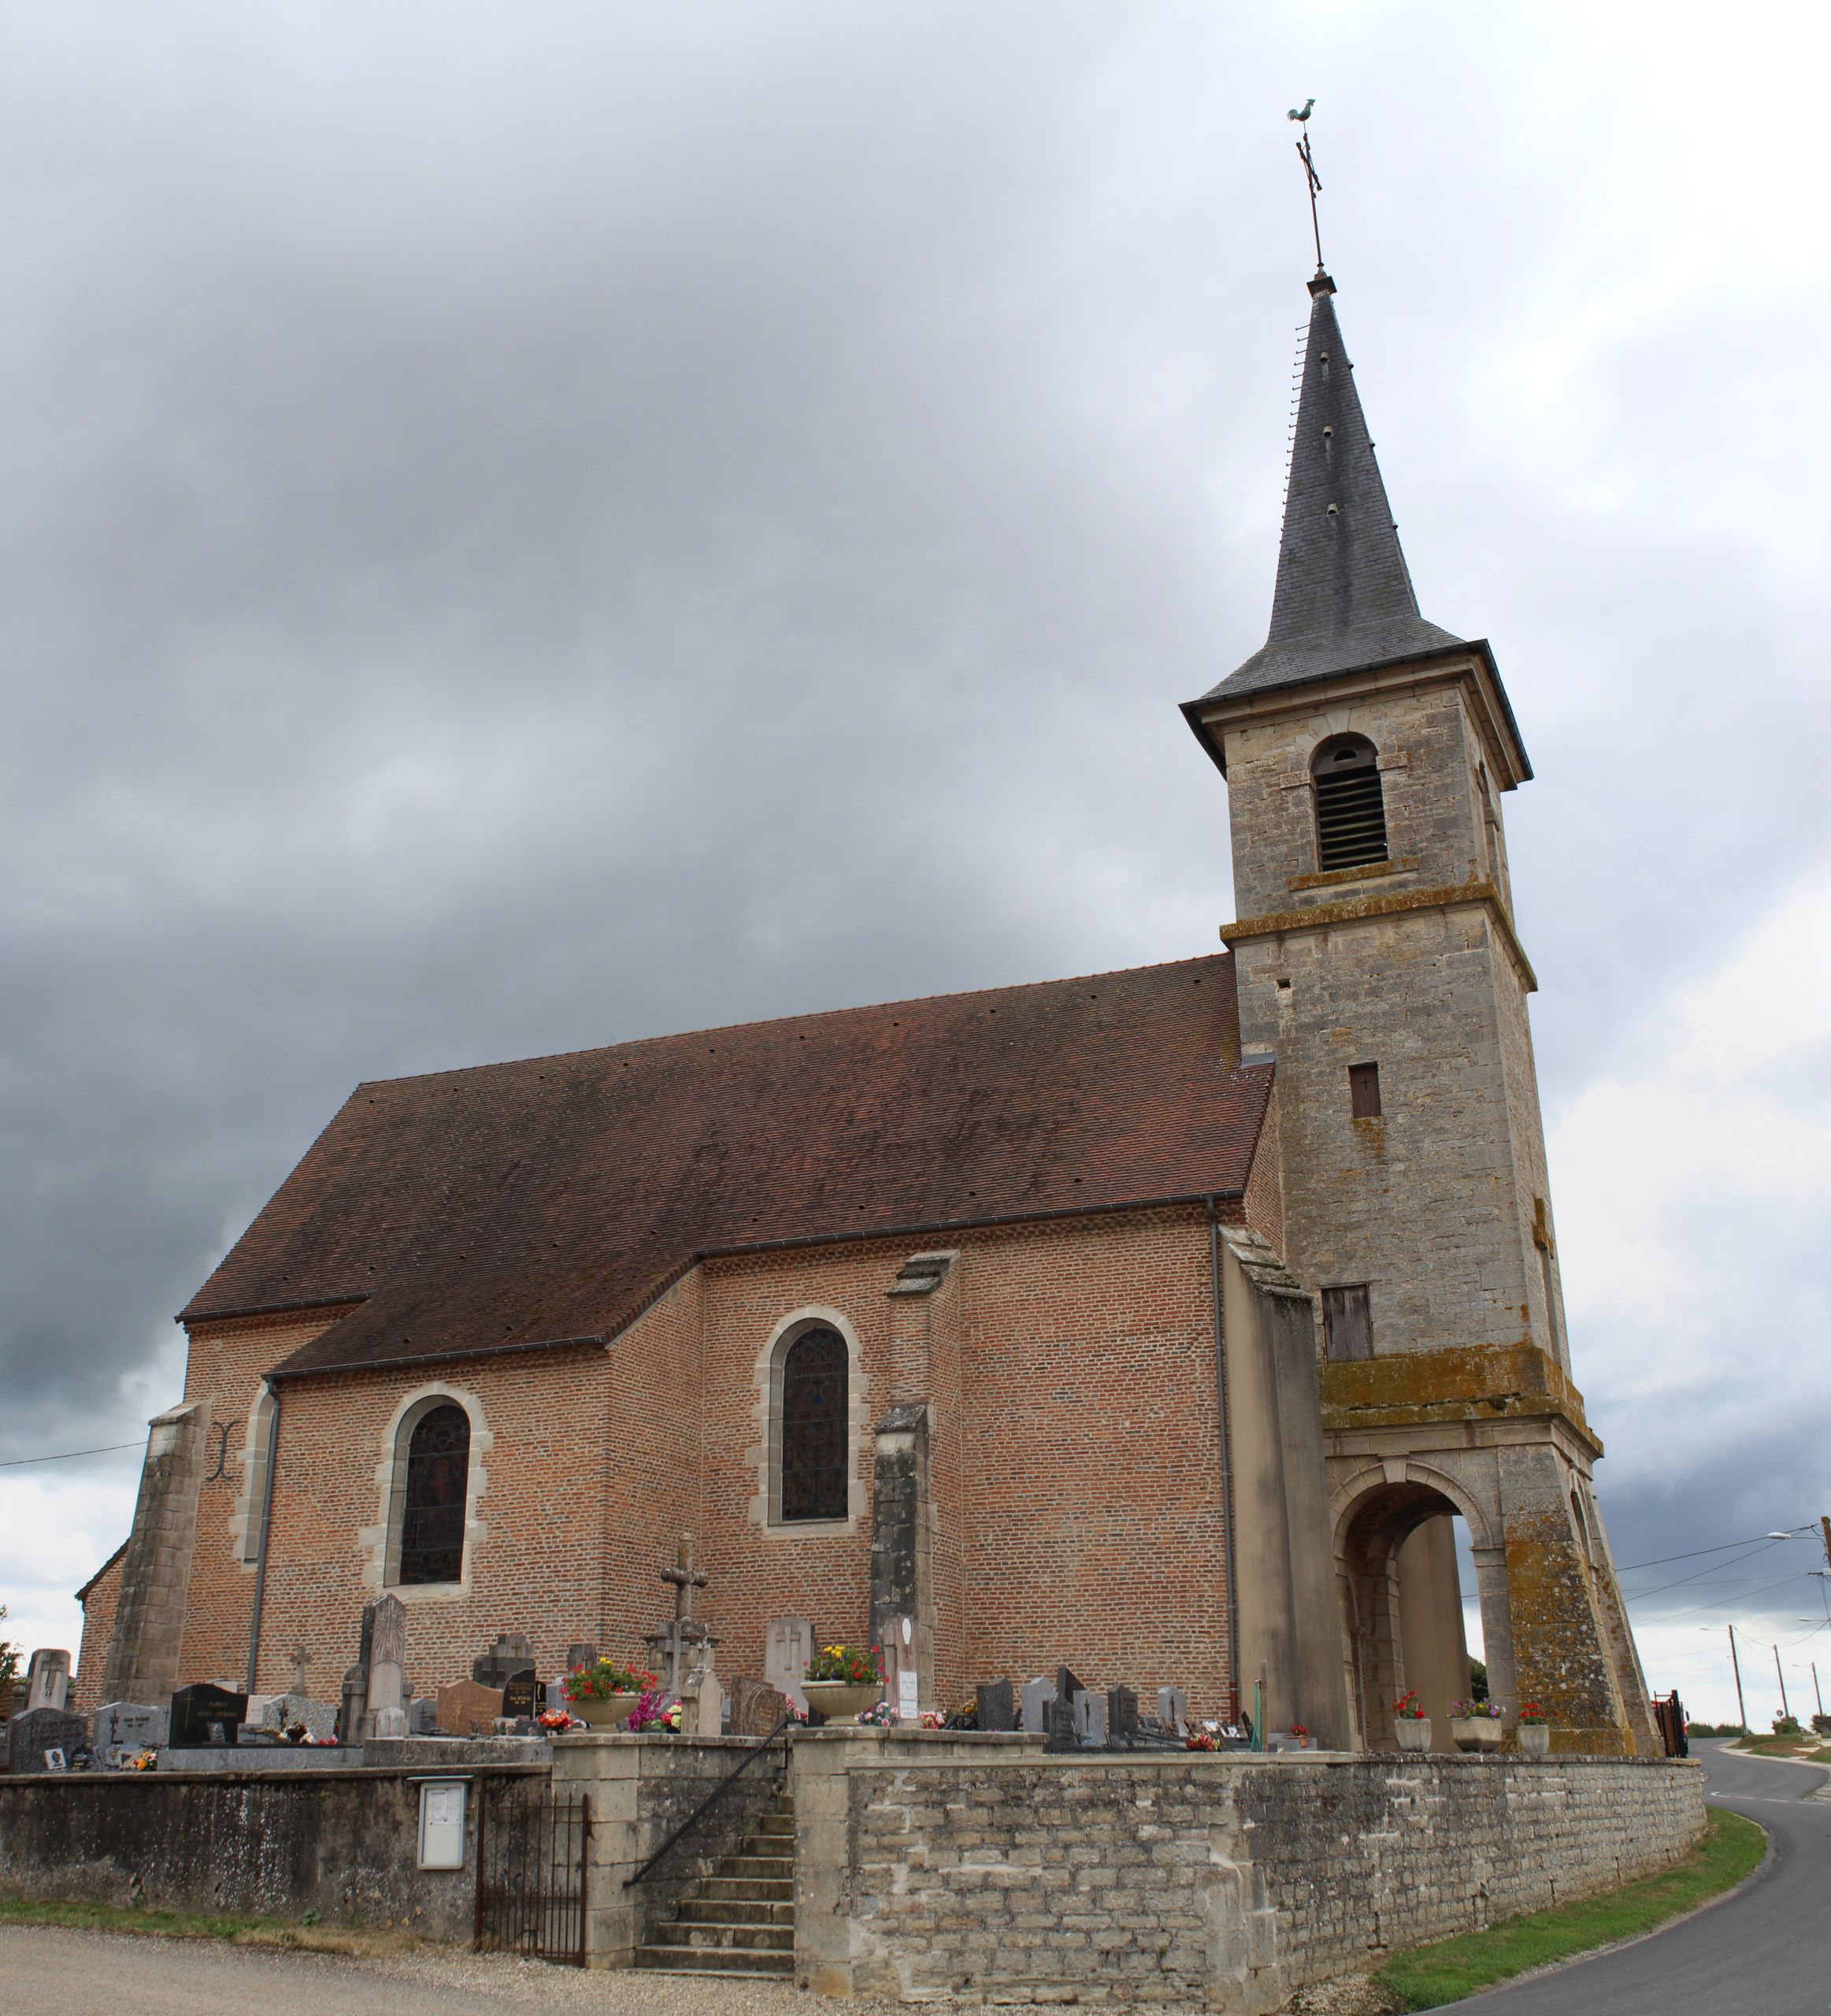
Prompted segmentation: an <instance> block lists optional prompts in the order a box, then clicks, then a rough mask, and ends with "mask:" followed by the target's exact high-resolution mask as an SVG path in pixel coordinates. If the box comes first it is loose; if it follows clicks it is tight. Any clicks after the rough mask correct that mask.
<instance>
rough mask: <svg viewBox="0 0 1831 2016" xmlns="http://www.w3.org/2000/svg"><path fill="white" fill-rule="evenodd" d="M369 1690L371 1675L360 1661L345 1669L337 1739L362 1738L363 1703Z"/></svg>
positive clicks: (345, 1741)
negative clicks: (365, 1670)
mask: <svg viewBox="0 0 1831 2016" xmlns="http://www.w3.org/2000/svg"><path fill="white" fill-rule="evenodd" d="M368 1691H369V1676H368V1674H367V1673H365V1672H364V1671H363V1670H362V1667H361V1664H360V1662H359V1663H358V1664H357V1665H355V1666H346V1667H345V1668H344V1670H343V1697H342V1699H340V1700H339V1703H338V1707H337V1740H338V1741H339V1743H360V1742H361V1740H362V1703H363V1700H364V1698H365V1695H367V1693H368Z"/></svg>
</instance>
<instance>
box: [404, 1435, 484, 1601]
mask: <svg viewBox="0 0 1831 2016" xmlns="http://www.w3.org/2000/svg"><path fill="white" fill-rule="evenodd" d="M469 1473H470V1417H469V1415H468V1414H466V1413H465V1411H464V1410H463V1408H462V1407H460V1406H450V1405H447V1406H439V1407H434V1408H432V1409H431V1410H429V1411H428V1413H426V1414H422V1415H421V1417H420V1419H419V1421H418V1422H417V1425H415V1427H414V1429H413V1439H412V1440H411V1441H410V1442H409V1443H408V1444H407V1493H406V1510H405V1511H404V1512H403V1513H402V1517H401V1570H400V1579H401V1581H403V1582H456V1581H461V1580H462V1578H463V1575H464V1499H465V1487H466V1484H467V1483H468V1481H469Z"/></svg>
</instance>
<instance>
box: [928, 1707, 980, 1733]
mask: <svg viewBox="0 0 1831 2016" xmlns="http://www.w3.org/2000/svg"><path fill="white" fill-rule="evenodd" d="M974 1719H975V1720H977V1717H975V1718H974ZM922 1727H923V1728H924V1729H945V1728H946V1727H947V1717H946V1716H945V1715H943V1714H942V1713H941V1711H940V1709H939V1708H925V1709H923V1710H922Z"/></svg>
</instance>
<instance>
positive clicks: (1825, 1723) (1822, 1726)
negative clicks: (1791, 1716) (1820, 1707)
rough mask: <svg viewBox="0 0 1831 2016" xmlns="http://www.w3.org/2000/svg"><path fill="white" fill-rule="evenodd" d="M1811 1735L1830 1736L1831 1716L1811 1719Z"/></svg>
mask: <svg viewBox="0 0 1831 2016" xmlns="http://www.w3.org/2000/svg"><path fill="white" fill-rule="evenodd" d="M1812 1733H1813V1734H1814V1736H1831V1715H1814V1717H1813V1718H1812Z"/></svg>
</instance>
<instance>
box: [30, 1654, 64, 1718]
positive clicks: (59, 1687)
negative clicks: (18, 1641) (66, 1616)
mask: <svg viewBox="0 0 1831 2016" xmlns="http://www.w3.org/2000/svg"><path fill="white" fill-rule="evenodd" d="M69 1699H70V1655H69V1653H68V1652H60V1651H50V1650H49V1649H46V1650H43V1651H36V1652H34V1653H33V1654H32V1660H31V1662H30V1664H29V1665H28V1666H27V1667H26V1669H25V1707H26V1712H27V1714H30V1713H31V1712H32V1710H33V1709H34V1708H56V1709H59V1710H61V1709H63V1708H65V1707H68V1706H69Z"/></svg>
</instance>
